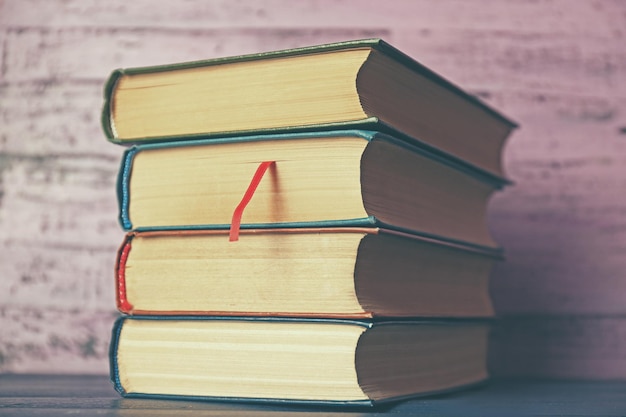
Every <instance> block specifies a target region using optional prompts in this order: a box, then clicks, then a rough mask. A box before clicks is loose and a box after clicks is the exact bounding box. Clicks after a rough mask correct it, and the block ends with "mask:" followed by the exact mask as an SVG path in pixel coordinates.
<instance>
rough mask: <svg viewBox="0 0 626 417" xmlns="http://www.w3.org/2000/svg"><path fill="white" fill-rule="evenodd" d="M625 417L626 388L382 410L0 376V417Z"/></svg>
mask: <svg viewBox="0 0 626 417" xmlns="http://www.w3.org/2000/svg"><path fill="white" fill-rule="evenodd" d="M67 415H74V416H76V415H78V416H155V417H160V416H174V415H176V416H217V415H219V416H229V415H230V416H239V415H245V416H266V415H267V416H270V415H280V416H316V417H322V416H324V417H326V416H361V415H363V416H365V415H368V416H385V415H393V416H400V415H424V416H457V415H458V416H463V417H472V416H626V381H622V382H584V381H532V380H501V381H492V382H490V383H489V384H487V385H485V386H481V387H479V388H474V389H471V390H466V391H462V392H459V393H455V394H447V395H441V396H435V397H428V398H420V399H414V400H411V401H405V402H400V403H397V404H394V405H391V406H385V407H384V408H375V409H356V410H355V409H351V408H350V409H345V408H328V407H325V408H308V407H295V406H289V407H287V406H269V405H262V406H259V405H249V404H231V403H218V402H200V401H169V400H144V399H124V398H121V397H120V396H119V395H118V394H117V393H116V392H115V391H114V390H113V388H112V387H111V385H110V383H109V380H108V378H107V377H106V376H56V375H45V376H43V375H0V416H47V417H54V416H67Z"/></svg>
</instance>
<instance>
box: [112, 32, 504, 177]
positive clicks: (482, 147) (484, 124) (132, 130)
mask: <svg viewBox="0 0 626 417" xmlns="http://www.w3.org/2000/svg"><path fill="white" fill-rule="evenodd" d="M104 94H105V105H104V109H103V112H102V123H103V127H104V130H105V133H106V134H107V136H108V138H109V139H110V140H112V141H114V142H117V143H128V142H144V141H164V140H165V141H169V140H181V139H185V138H187V139H188V138H207V137H223V136H232V135H237V136H240V135H244V134H250V133H255V134H258V133H259V132H263V133H271V132H274V133H275V132H285V131H319V130H336V129H338V128H342V129H355V128H356V129H369V130H379V131H385V132H391V133H393V134H394V135H395V136H398V137H406V138H411V139H410V140H412V141H413V142H415V143H419V144H420V145H422V146H425V147H427V148H429V149H431V150H435V151H437V152H442V153H444V154H447V155H451V156H452V157H454V158H458V159H459V160H462V161H466V162H468V163H470V164H472V165H474V166H476V167H479V168H481V169H483V170H486V171H488V172H490V173H492V174H494V175H496V176H500V177H504V173H503V169H502V164H501V151H502V147H503V145H504V142H505V140H506V138H507V137H508V136H509V134H510V132H511V131H512V129H514V128H515V127H516V124H515V123H514V122H512V121H510V120H509V119H507V118H506V117H504V116H503V115H501V114H500V113H498V112H496V111H495V110H493V109H492V108H491V107H489V106H487V105H486V104H485V103H483V102H482V101H481V100H479V99H478V98H476V97H474V96H472V95H470V94H468V93H466V92H464V91H463V90H462V89H461V88H459V87H457V86H456V85H454V84H453V83H451V82H449V81H448V80H446V79H444V78H443V77H441V76H440V75H438V74H436V73H435V72H434V71H432V70H430V69H428V68H426V67H425V66H423V65H421V64H420V63H418V62H417V61H415V60H414V59H412V58H410V57H409V56H407V55H405V54H404V53H402V52H400V51H399V50H397V49H395V48H394V47H392V46H391V45H389V44H387V43H386V42H384V41H382V40H380V39H364V40H356V41H348V42H341V43H333V44H326V45H318V46H311V47H305V48H297V49H290V50H283V51H274V52H265V53H259V54H254V55H245V56H235V57H227V58H218V59H212V60H204V61H195V62H188V63H177V64H174V65H164V66H154V67H140V68H128V69H119V70H116V71H114V72H113V73H112V74H111V76H110V79H109V81H108V83H107V85H106V88H105V93H104ZM405 135H406V136H405Z"/></svg>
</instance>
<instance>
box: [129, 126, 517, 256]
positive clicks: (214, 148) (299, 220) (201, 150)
mask: <svg viewBox="0 0 626 417" xmlns="http://www.w3.org/2000/svg"><path fill="white" fill-rule="evenodd" d="M268 164H271V165H268ZM262 166H263V167H264V168H265V171H262V172H264V177H263V176H261V177H259V175H258V172H259V169H260V168H261V167H262ZM255 181H256V182H255ZM253 182H254V183H255V184H254V187H252V190H250V188H251V187H250V185H251V184H252V183H253ZM504 184H505V183H504V182H502V181H501V180H499V179H498V178H496V177H493V176H490V175H484V174H483V173H482V172H481V171H476V170H472V169H471V168H470V167H468V166H466V165H463V164H457V163H454V162H452V161H450V160H448V159H446V158H443V157H439V156H438V155H437V154H433V153H430V152H428V151H426V150H424V149H422V148H419V147H416V146H412V145H410V144H407V143H406V142H404V141H402V140H398V139H396V138H394V137H391V136H389V135H386V134H382V133H379V132H370V131H329V132H315V133H299V134H275V135H260V136H244V137H234V138H224V139H214V140H207V141H187V142H176V143H171V142H170V143H158V144H143V145H137V146H133V147H131V148H130V149H128V150H127V151H126V153H125V156H124V158H123V162H122V167H121V169H120V176H119V202H120V221H121V223H122V225H123V227H124V228H125V229H126V230H149V229H180V228H190V229H194V228H197V229H202V228H217V229H220V228H221V229H228V228H230V227H231V224H233V223H234V222H233V219H234V218H235V217H236V216H235V211H236V209H237V208H240V209H241V207H240V203H241V202H242V201H243V199H242V196H244V197H245V196H247V202H246V204H247V203H249V204H247V206H246V208H245V212H243V211H242V210H239V213H238V214H239V217H238V222H237V224H239V223H240V224H241V228H268V227H271V228H277V227H289V228H293V227H321V226H338V225H340V226H368V227H371V226H381V227H385V228H390V229H397V230H404V231H410V232H411V233H417V234H421V235H422V236H426V237H436V238H438V239H442V240H448V241H451V242H464V243H468V244H472V245H476V246H480V247H484V248H491V249H494V248H497V246H498V245H497V244H496V243H495V242H494V240H493V239H492V237H491V236H490V233H489V230H488V227H487V224H486V208H487V203H488V201H489V198H490V197H491V195H492V193H493V192H494V191H495V190H498V189H499V188H500V187H502V186H503V185H504ZM238 227H239V226H238Z"/></svg>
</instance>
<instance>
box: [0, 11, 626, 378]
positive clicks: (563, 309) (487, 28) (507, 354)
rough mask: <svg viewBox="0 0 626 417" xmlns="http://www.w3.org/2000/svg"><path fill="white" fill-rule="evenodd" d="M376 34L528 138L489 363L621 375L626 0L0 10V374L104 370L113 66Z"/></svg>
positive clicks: (494, 211)
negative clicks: (502, 326)
mask: <svg viewBox="0 0 626 417" xmlns="http://www.w3.org/2000/svg"><path fill="white" fill-rule="evenodd" d="M372 36H378V37H383V38H385V39H386V40H388V41H389V42H390V43H392V44H393V45H395V46H397V47H398V48H400V49H402V50H403V51H405V52H406V53H408V54H409V55H411V56H413V57H415V58H416V59H418V60H419V61H421V62H422V63H423V64H425V65H427V66H429V67H430V68H432V69H434V70H435V71H437V72H439V73H441V74H442V75H444V76H445V77H447V78H449V79H450V80H452V81H453V82H455V83H457V84H459V85H460V86H461V87H463V88H465V89H467V90H469V91H470V92H471V93H474V94H476V95H478V96H480V97H482V98H483V99H484V100H485V101H487V102H488V103H490V104H492V105H493V106H495V107H496V108H498V109H500V110H502V111H503V112H505V113H506V114H507V115H509V116H510V117H512V118H513V119H515V120H517V121H518V122H519V123H520V124H521V126H522V128H521V129H520V130H519V131H518V132H515V133H514V135H513V136H512V137H511V139H510V141H509V144H508V146H507V147H506V150H505V155H504V160H505V164H506V166H507V168H508V169H507V170H508V174H509V176H510V177H511V178H512V179H513V180H514V181H515V186H514V187H511V188H510V189H507V190H506V191H505V192H503V193H501V194H500V195H498V196H497V197H496V198H495V199H494V200H493V203H492V204H491V206H490V213H489V221H490V225H491V228H492V230H493V234H494V235H495V236H496V238H497V240H498V241H499V242H500V243H501V244H502V245H503V246H504V247H505V248H506V250H507V254H508V257H507V261H506V262H504V263H502V264H500V265H499V266H498V267H497V268H496V270H495V271H494V275H493V280H492V294H493V298H494V301H495V303H496V307H497V309H498V312H499V313H501V314H505V315H512V316H518V315H522V317H521V318H514V319H512V320H513V321H512V325H511V326H510V327H508V328H507V331H506V332H503V333H501V337H500V339H499V342H498V343H499V344H498V346H497V348H496V349H494V352H498V356H497V357H494V360H493V361H492V362H493V364H494V367H495V371H496V372H501V373H505V374H506V373H518V372H521V373H524V374H538V375H542V374H549V375H557V376H559V375H569V376H574V377H576V376H578V377H594V378H608V377H622V378H626V358H625V357H624V354H623V353H622V352H626V341H625V339H624V336H623V335H624V334H625V332H626V330H625V329H626V321H625V320H626V319H624V317H625V316H624V315H625V314H626V303H625V302H624V298H625V297H626V256H624V254H625V253H626V251H625V250H626V198H625V197H624V195H625V194H626V175H625V174H626V168H625V167H626V164H625V162H626V140H625V139H626V48H625V47H624V45H625V44H626V2H624V1H620V0H594V1H591V0H577V1H571V0H548V1H540V2H538V1H534V0H511V1H506V2H504V1H499V0H474V1H458V0H439V1H430V0H415V1H414V0H396V1H394V2H391V3H390V2H380V1H374V0H363V1H359V2H356V1H341V0H303V1H298V2H290V1H288V0H261V1H237V2H233V1H228V0H215V1H201V0H191V1H184V2H183V1H169V2H154V1H150V0H135V1H130V2H129V1H123V0H109V1H106V2H100V1H95V0H70V1H61V0H2V1H0V327H1V329H2V331H1V332H0V372H74V373H80V372H93V373H106V349H107V344H108V338H109V335H108V334H109V328H110V325H111V323H112V320H113V319H114V316H115V312H114V296H113V276H112V270H113V262H114V255H115V250H116V249H117V246H118V245H119V243H120V242H121V238H122V233H121V230H120V228H119V226H118V224H117V220H116V214H117V210H116V202H115V191H114V181H115V175H116V171H117V168H118V162H119V157H120V155H121V149H120V148H119V147H116V146H114V145H111V144H109V143H107V142H106V141H105V139H104V136H103V134H102V132H101V129H100V124H99V123H100V121H99V117H100V106H101V104H102V86H103V83H104V81H105V79H106V77H107V76H108V74H109V72H110V71H111V70H112V69H114V68H117V67H127V66H136V65H150V64H165V63H171V62H176V61H182V60H195V59H201V58H211V57H217V56H226V55H233V54H241V53H251V52H258V51H262V50H271V49H279V48H288V47H294V46H302V45H307V44H315V43H323V42H329V41H339V40H346V39H352V38H361V37H372ZM532 317H539V319H537V320H534V321H531V323H532V324H528V321H527V320H531V319H532ZM520 323H526V324H520ZM563 352H566V353H567V354H565V355H564V354H563ZM512 358H514V359H515V361H516V362H511V359H512Z"/></svg>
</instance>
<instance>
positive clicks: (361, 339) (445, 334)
mask: <svg viewBox="0 0 626 417" xmlns="http://www.w3.org/2000/svg"><path fill="white" fill-rule="evenodd" d="M488 332H489V323H487V322H478V321H461V320H449V321H383V322H372V321H358V320H332V319H289V318H283V319H277V318H250V317H248V318H232V317H230V318H229V317H198V316H194V317H172V316H167V317H157V316H152V317H150V316H140V317H132V318H131V317H122V318H120V319H119V320H118V321H117V322H116V324H115V326H114V329H113V338H112V342H111V350H110V354H111V379H112V381H113V383H114V385H115V388H116V389H117V391H118V392H120V393H121V394H122V395H124V396H126V397H160V398H195V399H213V400H229V401H260V402H294V403H312V404H321V403H324V404H337V405H339V404H342V405H374V404H376V403H379V402H386V401H391V400H400V399H405V398H408V397H413V396H418V395H425V394H434V393H440V392H445V391H450V390H453V389H459V388H461V387H467V386H469V385H473V384H477V383H480V382H482V381H485V380H486V379H487V376H488V374H487V344H488Z"/></svg>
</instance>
